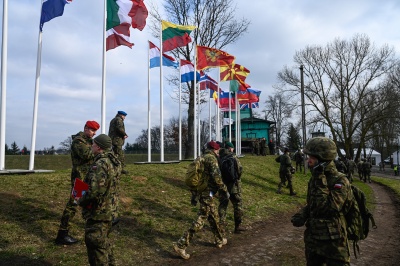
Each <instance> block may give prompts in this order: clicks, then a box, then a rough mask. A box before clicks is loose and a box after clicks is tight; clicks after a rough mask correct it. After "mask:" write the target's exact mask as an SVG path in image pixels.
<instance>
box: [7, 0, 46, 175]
mask: <svg viewBox="0 0 400 266" xmlns="http://www.w3.org/2000/svg"><path fill="white" fill-rule="evenodd" d="M39 32H40V30H39ZM7 35H8V0H3V27H2V38H1V108H0V170H4V167H5V157H6V156H5V155H6V148H5V146H6V94H7V93H6V92H7V89H6V84H7V72H6V71H7V42H8V40H7ZM31 154H32V150H31Z"/></svg>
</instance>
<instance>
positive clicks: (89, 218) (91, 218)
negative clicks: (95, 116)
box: [78, 134, 121, 265]
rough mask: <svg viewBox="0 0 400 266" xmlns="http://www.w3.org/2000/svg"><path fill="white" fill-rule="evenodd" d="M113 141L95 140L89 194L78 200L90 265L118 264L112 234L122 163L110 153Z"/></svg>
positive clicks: (104, 138) (103, 137)
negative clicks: (115, 189)
mask: <svg viewBox="0 0 400 266" xmlns="http://www.w3.org/2000/svg"><path fill="white" fill-rule="evenodd" d="M110 149H111V138H110V137H109V136H107V135H105V134H100V135H99V136H97V137H96V138H94V142H93V145H92V151H93V154H94V156H95V158H94V162H93V164H92V166H91V167H90V170H89V172H88V174H87V175H86V177H85V180H84V181H85V183H87V184H88V185H89V189H88V191H86V193H85V194H84V195H83V196H82V197H81V198H80V199H79V200H78V204H79V206H81V207H82V216H83V218H84V219H85V220H86V223H85V244H86V249H87V253H88V259H89V264H90V265H115V259H114V255H113V247H112V243H111V242H110V239H109V234H110V231H111V227H112V193H113V189H114V188H113V183H115V179H116V177H117V175H118V172H119V171H120V167H121V166H120V162H119V161H118V160H117V159H116V157H115V156H114V154H113V153H112V152H110Z"/></svg>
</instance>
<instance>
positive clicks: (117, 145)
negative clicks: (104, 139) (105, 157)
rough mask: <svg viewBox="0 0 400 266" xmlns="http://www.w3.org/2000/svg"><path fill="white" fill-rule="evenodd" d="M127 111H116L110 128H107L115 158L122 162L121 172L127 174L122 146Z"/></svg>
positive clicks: (125, 136) (125, 135) (124, 137)
mask: <svg viewBox="0 0 400 266" xmlns="http://www.w3.org/2000/svg"><path fill="white" fill-rule="evenodd" d="M126 116H127V113H125V112H124V111H118V113H117V115H116V116H115V117H114V118H113V119H112V120H111V122H110V128H109V130H108V136H110V138H111V140H112V149H113V152H114V153H115V155H116V156H117V158H118V159H119V160H120V161H121V164H122V174H127V173H128V171H126V170H125V156H124V151H123V150H122V146H124V143H125V139H126V138H127V137H128V135H127V134H126V132H125V124H124V120H125V117H126Z"/></svg>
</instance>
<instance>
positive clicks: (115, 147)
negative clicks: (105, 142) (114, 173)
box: [112, 144, 125, 169]
mask: <svg viewBox="0 0 400 266" xmlns="http://www.w3.org/2000/svg"><path fill="white" fill-rule="evenodd" d="M112 150H113V152H114V154H115V156H116V157H117V158H118V160H119V161H120V162H121V165H122V169H124V168H125V155H124V150H123V149H122V145H121V146H119V145H114V144H113V145H112Z"/></svg>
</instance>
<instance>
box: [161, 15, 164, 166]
mask: <svg viewBox="0 0 400 266" xmlns="http://www.w3.org/2000/svg"><path fill="white" fill-rule="evenodd" d="M162 60H163V46H162V23H161V27H160V140H161V142H160V161H161V162H164V111H163V110H164V100H163V99H164V94H163V93H164V92H163V71H162V68H163V64H162Z"/></svg>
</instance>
